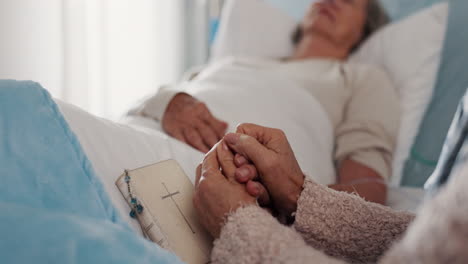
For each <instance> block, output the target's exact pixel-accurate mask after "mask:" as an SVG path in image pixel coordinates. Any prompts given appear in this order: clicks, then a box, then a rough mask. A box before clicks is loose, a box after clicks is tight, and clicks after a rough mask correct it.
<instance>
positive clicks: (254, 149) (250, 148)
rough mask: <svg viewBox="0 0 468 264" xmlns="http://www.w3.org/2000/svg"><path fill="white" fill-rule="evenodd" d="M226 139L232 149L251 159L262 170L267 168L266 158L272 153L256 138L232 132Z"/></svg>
mask: <svg viewBox="0 0 468 264" xmlns="http://www.w3.org/2000/svg"><path fill="white" fill-rule="evenodd" d="M224 140H225V142H226V143H227V144H228V145H229V147H230V148H231V149H232V150H234V151H235V152H237V153H239V154H241V155H243V156H244V157H246V158H247V159H249V160H251V161H252V162H253V163H254V165H255V166H256V167H257V168H258V169H259V170H260V171H264V169H266V164H265V160H266V159H265V158H266V157H268V156H270V155H272V153H271V151H270V150H269V149H267V148H266V147H265V146H264V145H262V144H261V143H260V142H258V141H257V140H256V139H255V138H253V137H251V136H248V135H244V134H233V133H231V134H227V135H226V136H225V137H224Z"/></svg>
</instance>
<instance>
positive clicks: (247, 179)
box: [193, 124, 304, 238]
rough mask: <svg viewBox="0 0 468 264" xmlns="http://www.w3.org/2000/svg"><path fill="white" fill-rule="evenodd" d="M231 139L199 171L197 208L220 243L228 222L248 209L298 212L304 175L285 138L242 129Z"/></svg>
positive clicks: (279, 133)
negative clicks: (238, 210) (239, 212)
mask: <svg viewBox="0 0 468 264" xmlns="http://www.w3.org/2000/svg"><path fill="white" fill-rule="evenodd" d="M236 132H237V133H235V134H228V135H226V136H225V137H224V138H223V139H222V140H221V141H220V142H219V143H217V144H216V145H215V146H214V147H213V148H212V149H211V151H209V152H208V154H207V155H206V156H205V158H204V160H203V163H202V164H201V165H200V166H198V168H197V173H196V181H195V194H194V197H193V203H194V206H195V208H196V210H197V212H198V216H199V219H200V221H201V223H202V224H203V225H204V226H205V228H206V229H207V230H208V231H209V232H210V233H211V234H212V235H213V237H214V238H218V237H219V235H220V232H221V229H222V227H223V225H224V223H225V221H226V217H227V216H228V215H229V214H230V213H233V212H235V211H236V210H237V209H238V208H240V207H243V206H262V207H268V208H273V209H274V210H275V211H276V212H278V214H280V215H284V216H290V215H291V214H292V213H294V212H295V211H296V208H297V200H298V199H299V196H300V194H301V192H302V188H303V187H302V186H303V183H304V174H303V173H302V170H301V168H300V167H299V164H298V163H297V160H296V158H295V156H294V153H293V151H292V149H291V146H290V145H289V142H288V140H287V138H286V136H285V134H284V133H283V132H282V131H281V130H278V129H271V128H265V127H261V126H257V125H253V124H242V125H240V126H239V127H238V128H237V131H236Z"/></svg>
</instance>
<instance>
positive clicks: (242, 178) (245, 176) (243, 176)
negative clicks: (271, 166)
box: [234, 164, 258, 183]
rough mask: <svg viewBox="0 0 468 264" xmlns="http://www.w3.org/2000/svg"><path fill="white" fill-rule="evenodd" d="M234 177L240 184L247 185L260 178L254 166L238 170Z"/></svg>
mask: <svg viewBox="0 0 468 264" xmlns="http://www.w3.org/2000/svg"><path fill="white" fill-rule="evenodd" d="M234 175H235V176H236V180H237V181H238V182H239V183H246V182H248V181H251V180H255V179H257V178H258V173H257V169H256V168H255V166H254V165H252V164H246V165H243V166H241V167H240V168H237V169H236V172H235V173H234Z"/></svg>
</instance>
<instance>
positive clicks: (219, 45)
mask: <svg viewBox="0 0 468 264" xmlns="http://www.w3.org/2000/svg"><path fill="white" fill-rule="evenodd" d="M221 17H222V18H221V21H220V25H219V30H218V33H217V36H216V39H215V42H214V43H213V47H212V50H211V60H219V59H223V58H226V57H231V56H234V57H245V56H247V57H249V56H254V57H268V58H280V57H287V56H289V55H290V54H291V53H292V51H293V45H292V43H291V38H290V37H289V36H291V35H292V33H293V32H294V30H295V28H296V26H297V21H296V20H295V19H294V18H292V17H290V16H289V15H287V14H286V13H285V12H283V11H282V10H280V9H278V8H276V7H273V6H272V5H270V4H268V3H266V2H264V1H262V0H228V1H227V2H226V3H225V6H224V8H223V12H222V15H221Z"/></svg>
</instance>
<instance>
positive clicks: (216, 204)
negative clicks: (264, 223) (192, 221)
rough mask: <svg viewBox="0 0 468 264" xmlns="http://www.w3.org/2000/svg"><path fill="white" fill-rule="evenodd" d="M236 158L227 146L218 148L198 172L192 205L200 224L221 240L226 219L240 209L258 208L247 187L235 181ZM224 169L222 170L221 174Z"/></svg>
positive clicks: (207, 157) (219, 145)
mask: <svg viewBox="0 0 468 264" xmlns="http://www.w3.org/2000/svg"><path fill="white" fill-rule="evenodd" d="M233 159H234V155H233V154H232V153H231V151H230V150H229V149H228V147H227V146H226V144H225V143H223V142H220V143H219V144H217V145H216V147H214V148H213V149H212V150H211V151H210V152H209V153H208V154H207V155H206V156H205V159H204V160H203V163H202V165H200V166H198V168H197V177H196V180H195V194H194V196H193V204H194V206H195V209H196V210H197V213H198V217H199V219H200V222H201V223H202V224H203V225H204V226H205V228H206V229H207V230H208V231H209V232H210V233H211V234H212V235H213V237H214V238H218V237H219V234H220V232H221V228H222V226H223V224H224V223H225V218H226V216H227V215H228V214H229V213H231V212H235V211H236V210H237V209H238V208H239V207H241V206H247V205H255V204H256V199H255V197H252V196H251V195H250V194H248V193H247V191H246V189H245V185H243V184H240V183H238V182H237V181H236V180H235V176H234V173H235V170H236V166H235V165H234V161H233ZM220 168H221V170H222V171H221V170H220Z"/></svg>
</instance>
